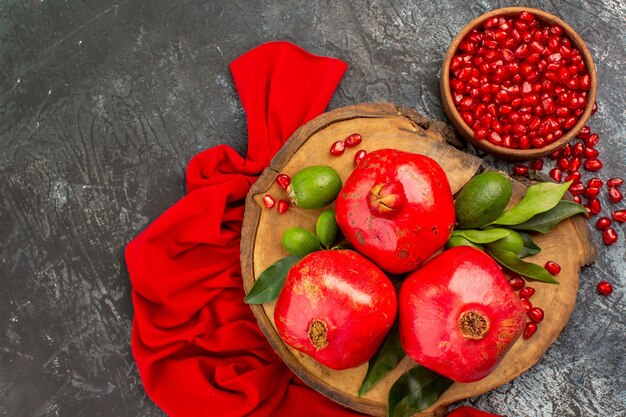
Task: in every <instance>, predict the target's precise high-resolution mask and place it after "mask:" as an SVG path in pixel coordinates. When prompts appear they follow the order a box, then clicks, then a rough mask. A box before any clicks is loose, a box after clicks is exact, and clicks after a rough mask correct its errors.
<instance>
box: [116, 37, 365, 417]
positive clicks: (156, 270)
mask: <svg viewBox="0 0 626 417" xmlns="http://www.w3.org/2000/svg"><path fill="white" fill-rule="evenodd" d="M230 68H231V72H232V75H233V79H234V82H235V85H236V87H237V91H238V92H239V96H240V98H241V102H242V104H243V107H244V109H245V111H246V115H247V120H248V154H247V156H246V158H245V159H243V158H241V156H240V155H239V154H238V153H237V152H235V151H234V150H233V149H232V148H230V147H228V146H224V145H221V146H217V147H215V148H212V149H209V150H206V151H204V152H202V153H200V154H199V155H197V156H196V157H194V158H193V159H192V160H191V162H190V163H189V166H188V168H187V191H188V194H187V195H186V196H185V197H183V198H182V199H181V200H180V201H179V202H177V203H176V204H175V205H174V206H172V207H171V208H170V209H169V210H167V211H166V212H165V213H163V214H162V215H161V216H160V217H159V218H158V219H157V220H156V221H154V223H152V224H151V225H150V226H149V227H148V228H147V229H146V230H144V231H143V232H142V233H141V234H140V235H139V236H137V237H136V238H135V239H134V240H133V241H132V242H130V243H129V244H128V246H127V248H126V263H127V266H128V271H129V273H130V278H131V283H132V286H133V293H132V298H133V305H134V308H135V317H134V320H133V330H132V350H133V355H134V357H135V360H136V362H137V367H138V369H139V374H140V376H141V379H142V381H143V383H144V387H145V389H146V392H147V393H148V395H149V396H150V398H152V399H153V400H154V402H155V403H156V404H158V405H159V407H161V408H162V409H163V411H165V412H166V413H167V414H168V415H170V416H172V417H195V416H203V417H206V416H220V417H239V416H244V415H247V416H268V417H269V416H272V417H280V416H301V417H307V416H315V417H320V416H333V417H344V416H345V417H349V416H350V417H353V416H356V415H358V414H357V413H355V412H352V411H349V410H347V409H345V408H343V407H341V406H339V405H337V404H336V403H334V402H332V401H330V400H329V399H327V398H325V397H323V396H322V395H320V394H318V393H317V392H315V391H313V390H312V389H311V388H309V387H307V386H306V385H304V384H303V383H302V381H300V380H299V379H298V378H296V377H295V376H294V375H293V374H292V373H291V371H290V370H289V369H288V368H287V367H286V366H285V365H284V364H283V362H282V361H281V360H280V358H279V357H278V356H277V355H276V353H275V352H274V350H273V349H272V348H271V347H270V345H269V343H268V342H267V340H266V339H265V337H264V336H263V334H262V333H261V331H260V329H259V327H258V325H257V323H256V320H255V319H254V316H253V315H252V312H251V310H250V308H249V307H248V306H247V305H246V304H244V303H243V297H244V292H243V288H242V281H241V271H240V265H239V241H240V234H241V224H242V219H243V213H244V199H245V196H246V194H247V192H248V189H249V188H250V186H251V185H252V184H253V183H254V181H255V180H256V178H257V176H258V175H259V174H260V173H261V171H262V170H263V168H265V167H266V166H267V165H268V164H269V162H270V160H271V158H272V157H273V155H274V154H275V153H276V151H278V149H280V147H281V146H282V144H283V143H284V142H285V140H287V138H289V136H291V134H292V133H293V132H294V131H295V130H296V129H297V128H298V127H299V126H301V125H302V124H304V123H306V122H307V121H309V120H311V119H312V118H314V117H315V116H317V115H319V114H320V113H321V112H323V111H324V109H325V108H326V106H327V104H328V102H329V100H330V98H331V96H332V94H333V92H334V90H335V88H336V87H337V85H338V83H339V81H340V79H341V77H342V76H343V73H344V72H345V70H346V68H347V65H346V64H345V63H344V62H342V61H339V60H337V59H332V58H325V57H318V56H315V55H311V54H309V53H308V52H306V51H304V50H302V49H300V48H298V47H296V46H294V45H292V44H289V43H286V42H272V43H268V44H264V45H262V46H260V47H258V48H256V49H253V50H252V51H250V52H248V53H246V54H244V55H243V56H241V57H240V58H238V59H236V60H235V61H234V62H233V63H232V64H231V66H230Z"/></svg>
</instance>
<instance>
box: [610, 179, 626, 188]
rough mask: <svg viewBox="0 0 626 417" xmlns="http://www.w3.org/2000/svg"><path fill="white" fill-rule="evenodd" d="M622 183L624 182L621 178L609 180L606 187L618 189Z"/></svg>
mask: <svg viewBox="0 0 626 417" xmlns="http://www.w3.org/2000/svg"><path fill="white" fill-rule="evenodd" d="M623 183H624V180H623V179H621V178H611V179H610V180H608V181H607V182H606V185H607V186H609V187H619V186H620V185H622V184H623Z"/></svg>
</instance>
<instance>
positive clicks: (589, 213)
mask: <svg viewBox="0 0 626 417" xmlns="http://www.w3.org/2000/svg"><path fill="white" fill-rule="evenodd" d="M576 197H578V196H576ZM579 198H580V197H579ZM583 207H584V208H585V210H586V211H587V218H590V217H591V216H593V215H594V214H593V213H592V212H591V208H590V207H589V204H583Z"/></svg>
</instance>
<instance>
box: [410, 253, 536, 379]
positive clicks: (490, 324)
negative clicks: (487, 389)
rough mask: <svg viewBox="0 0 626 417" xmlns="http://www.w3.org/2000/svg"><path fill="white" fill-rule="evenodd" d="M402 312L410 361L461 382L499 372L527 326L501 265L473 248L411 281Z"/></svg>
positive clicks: (441, 259) (442, 259)
mask: <svg viewBox="0 0 626 417" xmlns="http://www.w3.org/2000/svg"><path fill="white" fill-rule="evenodd" d="M398 308H399V313H398V314H399V318H400V322H399V331H400V342H401V344H402V347H403V348H404V351H405V352H406V353H407V355H409V356H410V357H411V358H413V359H414V360H415V361H417V362H418V363H419V364H421V365H423V366H425V367H427V368H429V369H431V370H433V371H435V372H437V373H440V374H442V375H444V376H446V377H448V378H451V379H453V380H455V381H458V382H474V381H478V380H480V379H482V378H484V377H485V376H487V375H488V374H489V373H490V372H491V371H493V370H494V369H495V368H496V366H498V364H499V363H500V361H501V360H502V358H503V357H504V355H505V354H506V352H507V351H508V350H509V348H510V347H511V346H512V345H513V343H514V342H515V341H516V340H517V339H518V338H519V336H520V335H521V333H522V330H523V328H524V323H525V322H526V310H525V309H524V306H523V305H522V302H521V301H520V299H519V298H518V296H517V295H516V294H515V291H514V290H513V289H512V288H511V286H510V285H509V282H508V281H507V279H506V277H505V276H504V274H503V273H502V270H501V269H500V267H499V266H498V264H497V263H496V262H495V261H494V260H493V259H492V258H491V257H490V256H489V255H487V254H485V253H484V252H482V251H480V250H478V249H475V248H472V247H469V246H457V247H454V248H452V249H449V250H447V251H445V252H443V253H441V254H440V255H438V256H436V257H434V258H432V259H431V260H430V261H428V262H427V263H426V264H425V265H424V266H423V267H422V268H420V269H418V270H417V271H415V272H413V273H412V274H411V275H409V277H408V278H407V279H406V280H405V282H404V284H403V285H402V288H401V290H400V297H399V301H398Z"/></svg>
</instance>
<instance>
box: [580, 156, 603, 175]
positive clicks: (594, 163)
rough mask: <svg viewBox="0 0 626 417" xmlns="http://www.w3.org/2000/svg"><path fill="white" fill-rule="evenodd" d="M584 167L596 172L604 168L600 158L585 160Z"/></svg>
mask: <svg viewBox="0 0 626 417" xmlns="http://www.w3.org/2000/svg"><path fill="white" fill-rule="evenodd" d="M584 167H585V169H586V170H587V171H592V172H595V171H597V170H599V169H600V168H602V162H600V160H599V159H588V160H586V161H585V164H584Z"/></svg>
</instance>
